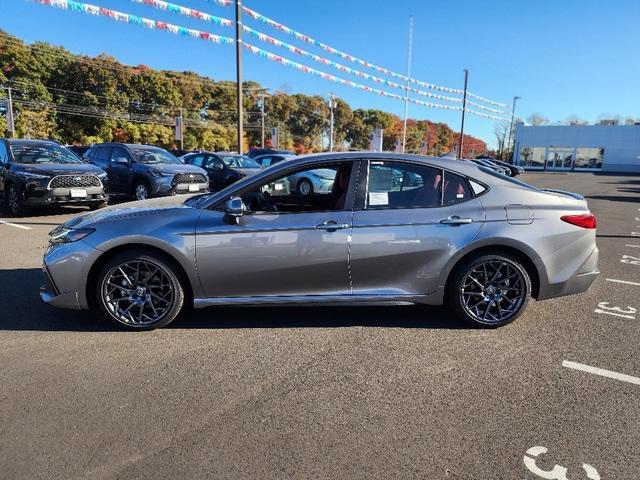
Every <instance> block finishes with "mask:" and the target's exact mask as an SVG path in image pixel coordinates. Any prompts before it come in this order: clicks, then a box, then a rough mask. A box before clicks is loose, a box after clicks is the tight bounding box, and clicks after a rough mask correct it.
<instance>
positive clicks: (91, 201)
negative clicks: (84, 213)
mask: <svg viewBox="0 0 640 480" xmlns="http://www.w3.org/2000/svg"><path fill="white" fill-rule="evenodd" d="M106 183H107V174H106V173H105V172H104V171H102V170H101V169H100V168H98V167H96V166H94V165H87V164H85V163H82V161H81V160H80V158H79V157H78V156H76V155H75V154H74V153H73V152H71V151H70V150H69V149H68V148H65V147H63V146H62V145H60V144H59V143H58V142H54V141H49V140H11V139H9V140H7V139H0V192H1V193H3V194H4V200H5V204H6V207H7V211H8V212H9V214H10V215H12V216H17V215H20V214H22V213H23V212H24V210H25V208H27V207H32V206H33V207H35V206H47V205H61V204H74V205H88V206H89V207H91V209H96V208H100V207H102V206H105V205H106V204H107V202H108V200H109V196H108V194H107V188H106V187H107V185H106Z"/></svg>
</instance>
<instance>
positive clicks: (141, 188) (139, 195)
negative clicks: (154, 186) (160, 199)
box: [133, 182, 150, 200]
mask: <svg viewBox="0 0 640 480" xmlns="http://www.w3.org/2000/svg"><path fill="white" fill-rule="evenodd" d="M133 194H134V196H135V197H136V200H146V199H147V198H149V196H150V195H149V187H147V184H146V183H144V182H138V183H136V186H135V188H134V189H133Z"/></svg>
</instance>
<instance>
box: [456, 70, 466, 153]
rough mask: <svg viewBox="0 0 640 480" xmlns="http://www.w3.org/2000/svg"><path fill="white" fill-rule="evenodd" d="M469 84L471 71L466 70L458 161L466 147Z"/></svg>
mask: <svg viewBox="0 0 640 480" xmlns="http://www.w3.org/2000/svg"><path fill="white" fill-rule="evenodd" d="M468 83H469V70H467V69H466V68H465V69H464V96H463V97H462V123H461V125H460V141H459V142H458V160H460V159H461V158H462V146H463V145H464V114H465V113H466V112H467V85H468Z"/></svg>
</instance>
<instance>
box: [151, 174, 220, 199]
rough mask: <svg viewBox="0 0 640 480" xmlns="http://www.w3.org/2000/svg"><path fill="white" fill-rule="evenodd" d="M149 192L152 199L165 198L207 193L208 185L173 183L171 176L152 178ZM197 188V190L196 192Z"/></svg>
mask: <svg viewBox="0 0 640 480" xmlns="http://www.w3.org/2000/svg"><path fill="white" fill-rule="evenodd" d="M150 187H151V191H150V192H149V193H150V194H151V195H153V196H154V197H166V196H169V195H178V194H182V193H207V192H208V191H209V183H208V182H204V183H178V184H174V183H173V176H164V177H153V178H151V179H150ZM196 188H197V190H196Z"/></svg>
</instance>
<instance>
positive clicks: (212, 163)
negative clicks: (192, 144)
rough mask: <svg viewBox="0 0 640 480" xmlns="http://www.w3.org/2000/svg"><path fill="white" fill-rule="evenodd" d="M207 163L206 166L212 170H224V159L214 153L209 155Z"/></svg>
mask: <svg viewBox="0 0 640 480" xmlns="http://www.w3.org/2000/svg"><path fill="white" fill-rule="evenodd" d="M205 165H206V168H209V169H211V170H224V165H223V164H222V161H221V160H220V159H218V158H217V157H214V156H212V155H209V156H208V157H207V160H206V162H205Z"/></svg>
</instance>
